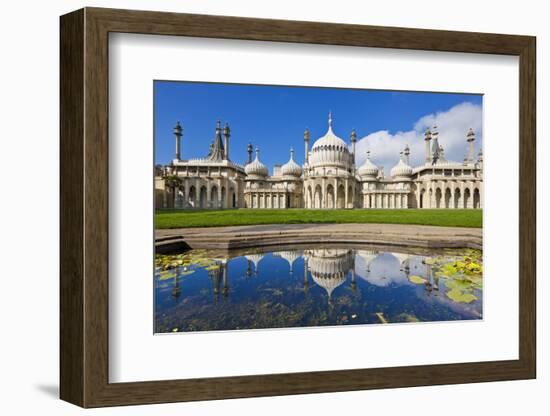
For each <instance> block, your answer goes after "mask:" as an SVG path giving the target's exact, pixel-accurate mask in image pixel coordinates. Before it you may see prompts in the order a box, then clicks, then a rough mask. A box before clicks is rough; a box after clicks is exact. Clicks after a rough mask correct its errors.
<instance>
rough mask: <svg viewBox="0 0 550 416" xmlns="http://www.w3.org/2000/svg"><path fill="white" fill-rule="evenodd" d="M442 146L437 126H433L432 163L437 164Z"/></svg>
mask: <svg viewBox="0 0 550 416" xmlns="http://www.w3.org/2000/svg"><path fill="white" fill-rule="evenodd" d="M440 150H441V148H440V146H439V132H438V131H437V126H433V129H432V165H435V164H436V163H437V161H438V160H439V152H440Z"/></svg>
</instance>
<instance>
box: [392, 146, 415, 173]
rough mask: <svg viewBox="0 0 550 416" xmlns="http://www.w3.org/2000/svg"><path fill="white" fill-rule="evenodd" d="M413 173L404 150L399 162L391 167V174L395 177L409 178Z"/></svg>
mask: <svg viewBox="0 0 550 416" xmlns="http://www.w3.org/2000/svg"><path fill="white" fill-rule="evenodd" d="M412 173H413V169H412V168H411V167H410V166H409V165H408V164H407V163H406V162H405V160H404V156H403V152H401V154H400V157H399V162H398V163H397V165H395V166H394V167H393V168H392V169H391V172H390V174H391V176H393V177H394V178H409V177H410V176H411V175H412Z"/></svg>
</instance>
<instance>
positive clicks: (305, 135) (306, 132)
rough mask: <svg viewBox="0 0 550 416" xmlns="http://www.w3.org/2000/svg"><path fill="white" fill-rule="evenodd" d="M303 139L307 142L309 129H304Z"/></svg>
mask: <svg viewBox="0 0 550 416" xmlns="http://www.w3.org/2000/svg"><path fill="white" fill-rule="evenodd" d="M304 140H305V141H306V142H307V141H308V140H309V129H308V128H306V130H305V131H304Z"/></svg>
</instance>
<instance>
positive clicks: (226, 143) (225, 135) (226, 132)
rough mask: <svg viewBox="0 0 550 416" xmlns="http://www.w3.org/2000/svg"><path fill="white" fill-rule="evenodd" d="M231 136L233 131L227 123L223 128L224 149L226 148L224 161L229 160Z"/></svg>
mask: <svg viewBox="0 0 550 416" xmlns="http://www.w3.org/2000/svg"><path fill="white" fill-rule="evenodd" d="M230 136H231V130H230V129H229V123H227V122H226V123H225V127H224V128H223V138H224V143H223V147H224V148H225V149H224V150H225V153H224V156H225V157H224V159H225V160H229V137H230Z"/></svg>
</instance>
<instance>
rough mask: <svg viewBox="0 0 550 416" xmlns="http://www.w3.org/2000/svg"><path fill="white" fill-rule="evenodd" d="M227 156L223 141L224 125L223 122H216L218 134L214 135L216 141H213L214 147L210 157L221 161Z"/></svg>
mask: <svg viewBox="0 0 550 416" xmlns="http://www.w3.org/2000/svg"><path fill="white" fill-rule="evenodd" d="M224 157H225V151H224V147H223V142H222V127H221V122H220V121H218V122H217V123H216V136H215V137H214V142H213V143H212V148H211V151H210V154H209V155H208V159H209V160H212V161H221V160H223V159H224Z"/></svg>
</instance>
